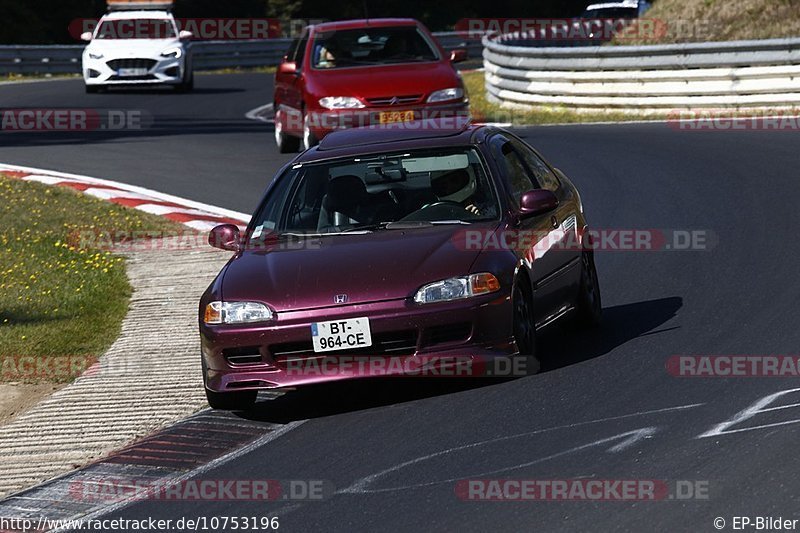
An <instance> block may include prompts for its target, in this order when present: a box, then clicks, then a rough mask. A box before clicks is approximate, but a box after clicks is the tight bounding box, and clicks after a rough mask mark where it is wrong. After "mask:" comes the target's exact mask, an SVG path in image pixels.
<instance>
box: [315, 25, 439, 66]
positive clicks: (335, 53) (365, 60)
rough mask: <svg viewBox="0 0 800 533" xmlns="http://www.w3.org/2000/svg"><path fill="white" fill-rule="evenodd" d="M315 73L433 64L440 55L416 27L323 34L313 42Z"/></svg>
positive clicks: (364, 29) (367, 29) (366, 29)
mask: <svg viewBox="0 0 800 533" xmlns="http://www.w3.org/2000/svg"><path fill="white" fill-rule="evenodd" d="M312 57H313V66H314V68H318V69H334V68H346V67H357V66H362V65H388V64H394V63H414V62H421V61H436V60H437V59H439V55H438V54H437V53H436V49H435V47H434V46H433V45H432V43H431V42H429V40H428V39H427V37H425V35H423V34H422V32H420V31H419V29H417V28H416V27H415V26H400V27H388V28H360V29H357V30H342V31H335V32H326V33H321V34H319V35H317V37H316V38H315V39H314V49H313V54H312Z"/></svg>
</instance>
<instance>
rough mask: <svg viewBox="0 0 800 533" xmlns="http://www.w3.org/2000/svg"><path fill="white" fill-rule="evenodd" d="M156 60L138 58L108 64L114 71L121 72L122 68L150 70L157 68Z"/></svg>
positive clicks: (112, 61)
mask: <svg viewBox="0 0 800 533" xmlns="http://www.w3.org/2000/svg"><path fill="white" fill-rule="evenodd" d="M156 63H158V61H156V60H155V59H138V58H130V59H112V60H111V61H109V62H108V63H107V65H108V67H109V68H110V69H112V70H119V69H121V68H146V69H147V70H150V69H151V68H153V67H154V66H156Z"/></svg>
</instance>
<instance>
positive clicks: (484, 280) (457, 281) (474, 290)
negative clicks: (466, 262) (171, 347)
mask: <svg viewBox="0 0 800 533" xmlns="http://www.w3.org/2000/svg"><path fill="white" fill-rule="evenodd" d="M499 290H500V282H499V281H498V280H497V278H496V277H495V276H494V274H489V273H488V272H483V273H481V274H472V275H471V276H463V277H458V278H450V279H445V280H442V281H436V282H434V283H429V284H427V285H425V286H424V287H422V288H421V289H420V290H418V291H417V294H415V295H414V301H415V302H416V303H418V304H427V303H432V302H448V301H450V300H461V299H464V298H472V297H473V296H478V295H481V294H488V293H490V292H496V291H499Z"/></svg>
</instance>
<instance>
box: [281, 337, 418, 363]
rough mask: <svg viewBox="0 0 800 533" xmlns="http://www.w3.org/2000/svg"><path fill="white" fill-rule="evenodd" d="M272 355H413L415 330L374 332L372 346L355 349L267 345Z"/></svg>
mask: <svg viewBox="0 0 800 533" xmlns="http://www.w3.org/2000/svg"><path fill="white" fill-rule="evenodd" d="M269 350H270V353H271V354H272V357H273V358H274V359H275V361H276V362H277V363H281V362H283V361H286V360H288V359H303V358H307V357H319V356H325V355H340V354H343V353H346V354H347V355H413V354H414V352H416V351H417V332H416V330H407V331H395V332H391V333H376V334H374V335H373V336H372V346H368V347H366V348H358V349H356V350H339V351H333V352H323V353H315V352H314V344H313V343H312V342H311V341H302V342H287V343H283V344H273V345H271V346H270V347H269Z"/></svg>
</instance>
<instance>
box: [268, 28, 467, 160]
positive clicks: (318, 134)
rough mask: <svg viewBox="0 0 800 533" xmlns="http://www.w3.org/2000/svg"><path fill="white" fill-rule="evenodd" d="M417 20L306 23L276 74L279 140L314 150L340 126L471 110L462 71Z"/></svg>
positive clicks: (459, 57)
mask: <svg viewBox="0 0 800 533" xmlns="http://www.w3.org/2000/svg"><path fill="white" fill-rule="evenodd" d="M466 58H467V55H466V51H465V50H463V49H459V50H453V51H450V52H445V51H444V50H443V49H442V48H441V46H439V44H438V42H437V41H436V39H435V38H434V37H433V35H432V34H431V33H430V32H429V31H428V29H427V28H426V27H425V26H424V25H423V24H422V23H420V22H418V21H416V20H414V19H369V20H350V21H340V22H328V23H323V24H317V25H312V26H309V27H308V28H306V30H305V32H304V33H303V35H302V36H301V37H300V38H299V39H297V40H295V41H294V43H293V44H292V46H291V48H290V49H289V52H288V53H287V55H286V57H285V58H284V60H283V61H282V62H281V64H280V65H279V66H278V69H277V72H276V73H275V96H274V109H275V141H276V143H277V145H278V148H279V149H280V151H281V152H296V151H297V150H298V149H299V148H300V147H301V144H302V147H303V148H304V149H308V148H310V147H312V146H314V145H315V144H317V142H319V140H320V139H322V138H323V137H324V136H325V135H327V134H328V133H330V132H331V131H334V130H337V129H344V128H351V127H358V126H368V125H371V124H389V123H395V122H408V121H414V120H420V119H428V118H436V117H443V116H449V117H452V116H468V114H469V106H468V101H467V96H466V94H465V92H464V84H463V82H462V80H461V76H460V75H459V74H458V72H457V71H456V70H455V68H454V67H453V63H456V62H459V61H463V60H464V59H466Z"/></svg>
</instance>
